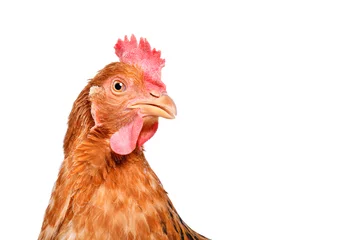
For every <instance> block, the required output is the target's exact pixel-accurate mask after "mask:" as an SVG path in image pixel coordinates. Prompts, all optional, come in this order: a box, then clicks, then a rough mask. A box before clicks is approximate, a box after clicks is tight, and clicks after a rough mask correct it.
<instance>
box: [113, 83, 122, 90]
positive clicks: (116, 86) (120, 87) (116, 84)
mask: <svg viewBox="0 0 360 240" xmlns="http://www.w3.org/2000/svg"><path fill="white" fill-rule="evenodd" d="M114 87H115V89H116V90H118V91H120V90H121V89H122V87H123V84H122V83H120V82H116V83H115V85H114Z"/></svg>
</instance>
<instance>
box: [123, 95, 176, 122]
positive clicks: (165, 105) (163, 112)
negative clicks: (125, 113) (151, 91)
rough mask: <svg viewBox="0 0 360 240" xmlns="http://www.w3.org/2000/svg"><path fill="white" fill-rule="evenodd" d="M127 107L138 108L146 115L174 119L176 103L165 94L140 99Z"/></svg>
mask: <svg viewBox="0 0 360 240" xmlns="http://www.w3.org/2000/svg"><path fill="white" fill-rule="evenodd" d="M128 108H139V109H140V111H141V113H142V114H144V115H146V116H156V117H163V118H167V119H174V118H175V116H176V105H175V103H174V101H173V100H172V99H171V98H170V97H169V96H168V95H166V94H164V95H162V96H160V97H157V98H154V99H151V100H140V101H138V102H135V103H133V104H132V105H131V106H129V107H128Z"/></svg>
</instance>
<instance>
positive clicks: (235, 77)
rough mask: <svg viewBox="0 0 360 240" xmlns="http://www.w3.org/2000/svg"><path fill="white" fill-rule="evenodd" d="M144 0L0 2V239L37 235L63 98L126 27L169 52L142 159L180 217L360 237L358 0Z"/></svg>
mask: <svg viewBox="0 0 360 240" xmlns="http://www.w3.org/2000/svg"><path fill="white" fill-rule="evenodd" d="M7 2H10V1H7ZM95 2H96V3H95ZM149 2H150V1H142V2H138V1H130V0H128V1H112V2H108V1H102V2H101V3H100V1H86V2H85V1H84V2H81V3H79V2H78V1H58V2H56V3H55V2H51V1H35V0H33V1H12V2H11V3H5V1H3V2H1V3H0V31H1V32H0V34H1V35H0V36H1V37H0V83H1V84H0V86H1V94H0V116H1V117H0V121H1V122H0V124H1V152H0V158H1V159H0V160H1V162H0V164H1V165H0V166H1V167H0V171H1V174H0V184H1V185H0V194H1V197H0V221H1V224H0V226H1V229H0V238H1V239H36V238H37V235H38V233H39V231H40V227H41V223H42V218H43V215H44V211H45V208H46V206H47V204H48V201H49V197H50V193H51V189H52V186H53V183H54V182H55V180H56V178H57V173H58V170H59V166H60V164H61V161H62V140H63V137H64V134H65V131H66V121H67V116H68V114H69V112H70V110H71V107H72V103H73V101H74V100H75V99H76V97H77V95H78V93H79V92H80V91H81V90H82V88H83V87H84V86H85V85H86V82H87V79H89V78H92V77H93V76H94V75H95V74H96V72H97V71H98V70H100V69H101V68H102V67H104V66H105V65H106V64H108V63H110V62H113V61H117V58H116V56H115V54H114V49H113V46H114V44H115V43H116V41H117V39H118V38H119V37H120V38H123V37H124V35H130V34H132V33H134V34H135V35H136V36H137V37H140V36H143V37H146V38H147V39H148V41H149V42H150V44H151V45H152V46H153V47H155V48H156V49H160V50H161V51H162V56H163V57H164V58H165V59H166V67H165V68H164V69H163V81H164V82H165V84H166V85H167V89H168V92H169V94H170V95H171V97H172V98H173V99H174V100H175V102H176V104H177V107H178V117H177V118H176V119H175V120H173V121H168V120H161V122H160V126H159V130H158V132H157V134H156V135H155V136H154V138H152V139H151V140H150V141H149V142H148V143H147V144H146V150H147V151H146V156H147V159H148V161H149V162H150V164H151V166H152V167H153V169H154V171H155V172H156V173H157V174H158V176H159V178H160V179H161V181H162V183H163V185H164V187H165V189H166V190H167V191H168V192H169V195H170V198H171V199H172V201H173V202H174V205H175V206H176V208H177V210H178V212H179V213H180V215H181V216H182V218H183V219H184V220H185V221H186V222H187V223H188V225H190V226H191V227H192V228H193V229H195V230H196V231H198V232H200V233H202V234H204V235H206V236H208V237H210V238H212V239H215V240H221V239H277V240H278V239H347V240H350V239H359V238H360V230H359V229H360V227H359V225H360V193H359V187H360V186H359V185H360V174H359V171H360V163H359V160H360V158H359V155H360V152H359V149H360V148H359V144H360V127H359V126H360V114H359V107H360V106H359V104H360V94H359V91H360V84H359V80H360V68H359V64H360V47H359V46H360V17H359V16H360V14H359V12H360V8H359V5H357V4H356V2H357V1H314V0H313V1H241V2H236V1H232V2H230V1H216V2H210V1H209V2H205V1H204V2H202V3H200V2H198V3H196V2H195V1H178V2H172V3H171V2H170V1H151V3H149ZM290 2H291V3H290Z"/></svg>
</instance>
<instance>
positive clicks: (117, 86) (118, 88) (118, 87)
mask: <svg viewBox="0 0 360 240" xmlns="http://www.w3.org/2000/svg"><path fill="white" fill-rule="evenodd" d="M112 88H113V91H114V92H115V93H119V92H123V91H125V89H126V87H125V84H123V83H122V82H120V81H114V82H113V86H112Z"/></svg>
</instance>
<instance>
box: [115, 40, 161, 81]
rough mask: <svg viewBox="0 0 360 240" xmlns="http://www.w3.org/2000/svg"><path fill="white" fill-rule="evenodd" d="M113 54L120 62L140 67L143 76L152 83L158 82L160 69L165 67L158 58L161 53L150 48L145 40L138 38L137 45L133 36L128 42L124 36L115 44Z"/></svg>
mask: <svg viewBox="0 0 360 240" xmlns="http://www.w3.org/2000/svg"><path fill="white" fill-rule="evenodd" d="M114 48H115V53H116V55H117V56H118V57H119V59H120V61H121V62H124V63H128V64H133V65H137V66H140V67H141V68H142V70H143V71H144V74H145V75H147V76H149V77H150V78H152V80H154V81H160V79H161V68H162V67H164V66H165V60H164V59H162V58H160V55H161V52H160V51H156V49H155V48H154V49H152V50H151V47H150V44H149V42H148V41H147V40H146V39H145V38H140V42H139V44H138V43H137V40H136V38H135V36H134V35H131V38H130V40H129V39H128V37H127V36H125V39H124V40H121V39H119V40H118V42H117V43H116V44H115V47H114Z"/></svg>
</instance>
